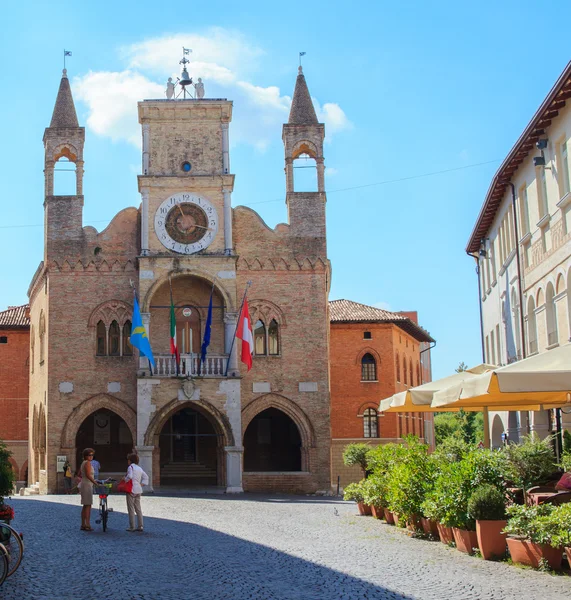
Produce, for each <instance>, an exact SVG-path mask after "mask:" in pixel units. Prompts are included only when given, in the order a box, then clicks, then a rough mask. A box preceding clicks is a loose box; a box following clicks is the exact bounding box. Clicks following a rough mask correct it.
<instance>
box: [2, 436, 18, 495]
mask: <svg viewBox="0 0 571 600" xmlns="http://www.w3.org/2000/svg"><path fill="white" fill-rule="evenodd" d="M11 456H12V453H11V452H10V451H9V450H8V448H6V445H5V444H4V442H2V441H1V440H0V504H4V498H5V497H6V496H10V495H11V494H12V490H13V489H14V481H15V480H16V475H15V473H14V469H12V465H11V464H10V461H9V458H10V457H11Z"/></svg>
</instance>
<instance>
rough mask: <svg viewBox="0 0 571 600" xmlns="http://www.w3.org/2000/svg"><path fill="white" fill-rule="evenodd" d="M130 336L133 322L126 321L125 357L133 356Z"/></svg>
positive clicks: (124, 326) (124, 330)
mask: <svg viewBox="0 0 571 600" xmlns="http://www.w3.org/2000/svg"><path fill="white" fill-rule="evenodd" d="M130 336H131V321H125V325H123V352H122V354H123V356H131V355H132V354H133V346H131V342H130V341H129V337H130Z"/></svg>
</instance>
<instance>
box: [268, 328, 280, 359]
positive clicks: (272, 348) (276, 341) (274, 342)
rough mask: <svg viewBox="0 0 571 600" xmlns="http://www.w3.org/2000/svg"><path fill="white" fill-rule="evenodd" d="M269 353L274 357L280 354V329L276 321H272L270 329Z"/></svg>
mask: <svg viewBox="0 0 571 600" xmlns="http://www.w3.org/2000/svg"><path fill="white" fill-rule="evenodd" d="M268 352H269V354H270V355H272V356H276V355H278V354H279V353H280V338H279V327H278V322H277V321H276V320H275V319H272V321H271V323H270V326H269V327H268Z"/></svg>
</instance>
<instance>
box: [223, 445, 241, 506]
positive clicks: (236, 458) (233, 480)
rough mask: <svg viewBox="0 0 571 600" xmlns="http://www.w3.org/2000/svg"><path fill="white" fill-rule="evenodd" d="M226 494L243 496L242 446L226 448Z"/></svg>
mask: <svg viewBox="0 0 571 600" xmlns="http://www.w3.org/2000/svg"><path fill="white" fill-rule="evenodd" d="M224 450H225V452H226V493H227V494H241V493H242V492H243V491H244V488H243V487H242V455H243V453H244V448H242V447H241V446H226V447H225V448H224Z"/></svg>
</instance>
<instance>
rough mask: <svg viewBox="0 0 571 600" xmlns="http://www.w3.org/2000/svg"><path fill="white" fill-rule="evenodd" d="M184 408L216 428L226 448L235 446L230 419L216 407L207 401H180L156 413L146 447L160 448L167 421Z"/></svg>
mask: <svg viewBox="0 0 571 600" xmlns="http://www.w3.org/2000/svg"><path fill="white" fill-rule="evenodd" d="M183 408H192V409H194V410H196V411H197V412H199V413H200V414H202V415H203V416H204V417H206V418H207V419H208V421H209V422H210V424H211V425H212V426H213V427H214V431H216V433H217V434H218V435H220V436H222V440H223V445H224V446H235V445H236V444H235V440H234V434H233V433H232V427H231V426H230V421H229V420H228V417H227V416H226V415H224V414H222V413H221V412H220V411H219V410H218V409H217V408H216V407H215V406H213V405H212V404H210V402H208V401H206V400H189V401H188V402H181V401H180V400H172V401H171V402H169V403H168V404H167V405H165V406H163V408H161V410H159V411H158V412H156V413H155V416H154V417H153V418H152V420H151V422H150V423H149V426H148V427H147V431H146V432H145V445H146V446H157V447H158V436H159V435H160V433H161V430H162V428H163V426H164V424H165V423H166V422H167V420H168V419H169V418H170V417H171V416H172V415H174V414H175V413H177V412H178V411H179V410H182V409H183Z"/></svg>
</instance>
